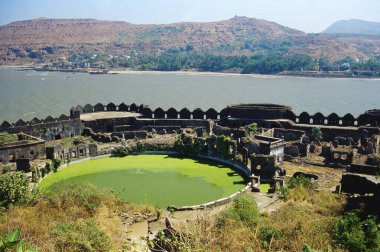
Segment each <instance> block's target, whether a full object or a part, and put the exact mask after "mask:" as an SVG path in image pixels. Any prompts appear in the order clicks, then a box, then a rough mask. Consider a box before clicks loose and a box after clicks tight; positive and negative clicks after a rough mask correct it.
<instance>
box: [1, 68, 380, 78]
mask: <svg viewBox="0 0 380 252" xmlns="http://www.w3.org/2000/svg"><path fill="white" fill-rule="evenodd" d="M0 69H23V70H32V71H43V72H60V73H88V74H90V72H94V71H100V70H99V69H82V68H81V69H74V70H69V69H42V68H40V67H38V66H33V65H2V66H0ZM100 74H111V75H112V74H157V75H160V74H168V75H171V74H176V75H198V76H244V77H250V78H262V79H276V78H301V79H307V78H313V79H348V80H355V79H358V80H380V77H378V76H376V77H368V76H351V77H349V76H341V75H336V74H318V73H304V74H302V73H289V72H287V73H279V74H256V73H252V74H242V73H239V72H202V71H197V70H179V71H158V70H157V71H156V70H146V71H145V70H134V69H131V68H113V69H110V70H108V72H107V73H100Z"/></svg>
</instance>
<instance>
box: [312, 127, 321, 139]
mask: <svg viewBox="0 0 380 252" xmlns="http://www.w3.org/2000/svg"><path fill="white" fill-rule="evenodd" d="M311 135H312V136H313V137H314V139H315V140H318V141H321V140H322V139H323V134H322V130H321V129H320V128H313V129H312V130H311Z"/></svg>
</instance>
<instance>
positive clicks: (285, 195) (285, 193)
mask: <svg viewBox="0 0 380 252" xmlns="http://www.w3.org/2000/svg"><path fill="white" fill-rule="evenodd" d="M277 194H278V196H279V197H280V199H283V200H285V201H287V200H288V199H289V194H290V192H289V189H288V188H286V187H281V188H279V189H278V190H277Z"/></svg>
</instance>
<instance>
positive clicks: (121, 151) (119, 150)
mask: <svg viewBox="0 0 380 252" xmlns="http://www.w3.org/2000/svg"><path fill="white" fill-rule="evenodd" d="M127 155H128V150H127V148H125V147H115V148H114V149H113V150H112V151H111V156H113V157H125V156H127Z"/></svg>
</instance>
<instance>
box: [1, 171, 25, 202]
mask: <svg viewBox="0 0 380 252" xmlns="http://www.w3.org/2000/svg"><path fill="white" fill-rule="evenodd" d="M29 196H30V192H29V180H28V178H27V177H26V175H25V174H23V173H22V172H15V173H5V174H3V175H0V206H2V207H8V206H9V205H11V204H12V205H18V204H23V203H26V202H27V201H28V199H29Z"/></svg>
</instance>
